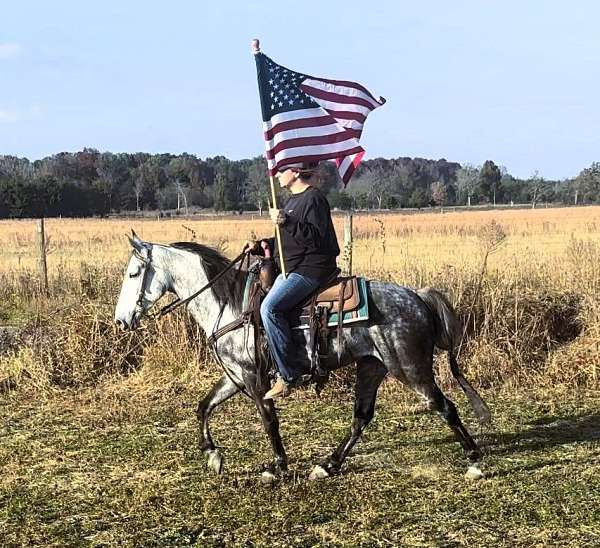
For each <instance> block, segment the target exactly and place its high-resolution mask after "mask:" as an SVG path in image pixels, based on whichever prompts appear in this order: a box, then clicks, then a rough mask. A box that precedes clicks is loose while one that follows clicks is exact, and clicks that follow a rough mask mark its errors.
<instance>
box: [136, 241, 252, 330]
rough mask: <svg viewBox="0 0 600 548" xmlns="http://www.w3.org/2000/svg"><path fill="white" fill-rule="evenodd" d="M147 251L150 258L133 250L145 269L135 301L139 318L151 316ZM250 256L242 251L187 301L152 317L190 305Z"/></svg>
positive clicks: (177, 300)
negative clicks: (146, 302)
mask: <svg viewBox="0 0 600 548" xmlns="http://www.w3.org/2000/svg"><path fill="white" fill-rule="evenodd" d="M146 250H147V251H148V258H146V257H143V256H142V255H141V254H140V253H139V252H138V251H137V249H134V250H133V255H134V256H135V257H136V258H137V259H138V260H139V261H140V262H141V263H142V265H143V269H144V272H143V274H142V283H141V285H140V291H139V293H138V296H137V299H136V301H135V311H136V314H139V317H142V316H149V314H148V311H149V310H148V311H144V295H145V293H146V281H147V278H148V271H149V270H150V269H149V267H150V264H151V263H152V249H151V248H149V247H147V248H146ZM249 255H250V250H246V251H242V252H241V253H240V254H239V255H238V256H237V257H236V258H235V259H234V260H233V261H231V263H229V264H228V265H227V267H226V268H224V269H223V270H221V272H219V273H218V274H217V275H216V276H215V277H214V278H213V279H212V280H209V281H208V282H207V283H206V284H205V285H204V286H202V287H201V288H200V289H199V290H198V291H196V292H195V293H193V294H192V295H190V296H189V297H186V298H185V299H180V298H177V299H175V300H174V301H173V302H170V303H169V304H167V305H165V306H163V307H162V308H161V309H160V310H159V311H158V312H157V313H156V314H154V315H153V316H152V317H154V318H162V317H163V316H165V315H167V314H169V313H171V312H173V311H174V310H176V309H177V308H179V307H180V306H183V305H185V304H187V303H189V302H190V301H192V300H193V299H195V298H196V297H197V296H198V295H200V293H202V292H204V291H206V290H207V289H209V288H210V287H212V286H213V285H214V283H215V282H216V281H217V280H219V279H220V278H221V277H223V276H224V275H225V274H226V273H227V272H229V271H230V270H231V269H232V268H233V267H234V266H235V265H236V264H237V263H238V262H240V261H243V259H244V258H245V257H246V256H248V257H249ZM240 266H241V265H240Z"/></svg>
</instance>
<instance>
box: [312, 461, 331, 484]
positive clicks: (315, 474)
mask: <svg viewBox="0 0 600 548" xmlns="http://www.w3.org/2000/svg"><path fill="white" fill-rule="evenodd" d="M328 477H329V472H328V471H327V470H325V468H323V467H322V466H320V465H319V464H317V465H316V466H315V467H314V468H313V469H312V472H311V473H310V475H309V476H308V479H309V480H310V481H314V480H320V479H325V478H328Z"/></svg>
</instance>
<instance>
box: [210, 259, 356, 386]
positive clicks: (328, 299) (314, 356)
mask: <svg viewBox="0 0 600 548" xmlns="http://www.w3.org/2000/svg"><path fill="white" fill-rule="evenodd" d="M340 274H341V271H340V269H339V268H337V269H336V270H335V272H334V273H333V274H332V275H331V276H330V277H329V278H328V279H327V280H326V281H325V282H324V283H323V285H322V287H321V288H320V289H319V290H318V291H317V292H315V293H314V294H313V295H311V296H310V297H309V298H308V299H307V300H306V301H305V302H304V303H303V304H302V307H301V308H302V311H301V313H300V320H301V322H302V320H305V322H306V323H308V330H309V333H308V335H309V344H308V347H309V349H310V351H309V358H310V363H311V376H312V377H313V378H316V379H320V380H322V382H323V384H324V382H325V380H326V378H327V376H328V372H327V370H326V369H324V368H323V367H321V358H322V357H325V356H326V355H327V354H328V343H329V333H330V329H329V325H328V324H329V319H330V316H331V315H332V314H337V342H338V345H337V357H338V363H339V361H340V359H341V355H342V348H343V337H342V335H343V331H342V326H343V323H344V315H345V314H346V313H347V312H352V311H354V310H356V309H357V308H358V307H359V305H360V293H359V286H358V280H357V278H356V276H347V277H344V276H340ZM248 276H249V281H248V284H247V286H246V298H245V299H244V303H245V305H244V307H243V308H244V310H243V311H242V314H241V316H240V317H239V318H238V319H236V320H234V321H233V322H231V323H230V324H228V325H226V326H224V327H222V328H220V329H219V330H217V331H216V332H215V333H213V334H212V335H211V336H210V337H209V339H208V342H209V344H211V345H213V346H214V347H215V350H216V342H217V340H218V339H219V338H220V337H222V336H223V335H225V334H226V333H229V332H230V331H234V330H235V329H238V328H240V327H242V326H243V325H248V324H252V325H253V326H254V337H255V354H256V360H257V361H256V363H257V364H258V363H265V362H269V361H270V358H269V352H268V351H266V338H265V337H264V333H263V331H262V321H261V318H260V305H261V303H262V300H263V299H264V297H265V296H266V294H267V293H268V292H269V290H270V289H271V286H272V285H273V283H274V281H275V277H276V276H275V269H274V263H273V261H272V259H270V258H267V259H265V258H262V259H260V260H259V261H258V262H257V263H256V264H255V265H254V266H253V267H251V268H250V269H249V271H248ZM305 322H303V323H305ZM320 380H318V381H317V384H320V382H321V381H320Z"/></svg>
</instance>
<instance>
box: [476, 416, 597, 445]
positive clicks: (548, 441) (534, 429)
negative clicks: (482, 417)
mask: <svg viewBox="0 0 600 548" xmlns="http://www.w3.org/2000/svg"><path fill="white" fill-rule="evenodd" d="M598 440H600V415H599V414H592V415H578V416H574V417H561V416H553V417H544V418H541V419H538V420H536V421H534V422H533V423H532V424H531V425H530V426H529V427H528V428H526V429H524V430H521V431H519V432H501V433H498V432H490V433H488V434H486V435H485V444H486V446H487V451H486V452H487V453H488V454H491V455H509V454H512V453H517V452H521V451H537V450H539V449H546V448H549V447H553V446H557V445H564V444H567V443H575V442H591V441H598Z"/></svg>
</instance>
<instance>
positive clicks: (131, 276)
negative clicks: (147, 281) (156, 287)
mask: <svg viewBox="0 0 600 548" xmlns="http://www.w3.org/2000/svg"><path fill="white" fill-rule="evenodd" d="M139 275H140V273H139V271H138V272H133V273H131V274H129V277H130V278H137V277H138V276H139Z"/></svg>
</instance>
